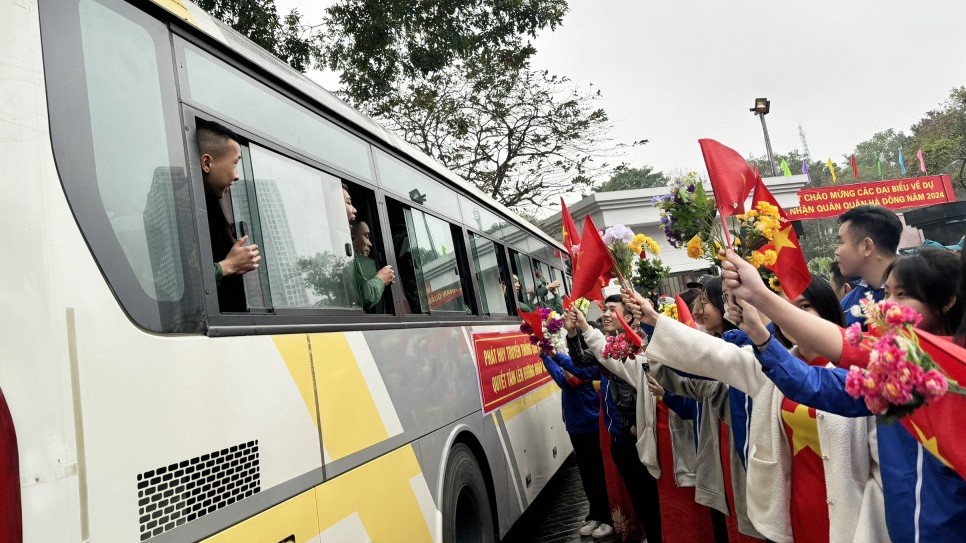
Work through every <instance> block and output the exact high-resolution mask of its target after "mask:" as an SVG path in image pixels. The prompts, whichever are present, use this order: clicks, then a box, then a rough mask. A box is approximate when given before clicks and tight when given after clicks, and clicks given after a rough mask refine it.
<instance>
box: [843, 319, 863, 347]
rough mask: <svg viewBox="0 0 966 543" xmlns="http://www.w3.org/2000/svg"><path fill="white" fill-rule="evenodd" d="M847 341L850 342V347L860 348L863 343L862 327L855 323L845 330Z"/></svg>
mask: <svg viewBox="0 0 966 543" xmlns="http://www.w3.org/2000/svg"><path fill="white" fill-rule="evenodd" d="M845 341H848V342H849V345H851V346H853V347H858V346H859V344H860V343H862V325H861V324H859V323H857V322H853V323H852V324H851V325H850V326H849V327H848V328H846V329H845Z"/></svg>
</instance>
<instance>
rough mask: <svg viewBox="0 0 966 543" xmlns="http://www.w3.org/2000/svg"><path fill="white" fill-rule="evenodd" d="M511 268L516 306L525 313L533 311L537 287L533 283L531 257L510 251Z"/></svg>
mask: <svg viewBox="0 0 966 543" xmlns="http://www.w3.org/2000/svg"><path fill="white" fill-rule="evenodd" d="M510 267H511V269H512V271H513V278H512V279H513V287H514V290H513V293H514V296H515V298H516V306H517V307H518V308H520V309H521V310H523V311H533V308H534V300H535V298H536V287H535V284H534V281H533V267H532V265H531V264H530V257H528V256H527V255H524V254H520V253H518V252H516V251H512V250H511V251H510Z"/></svg>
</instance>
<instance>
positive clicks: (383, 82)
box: [322, 0, 567, 109]
mask: <svg viewBox="0 0 966 543" xmlns="http://www.w3.org/2000/svg"><path fill="white" fill-rule="evenodd" d="M325 12H326V14H325V19H324V21H323V27H324V28H325V29H326V30H325V32H324V34H323V37H322V41H323V43H324V47H325V51H326V54H325V61H324V62H325V64H326V65H327V66H328V67H329V68H330V69H332V70H336V71H340V72H341V82H342V92H343V94H344V96H345V97H347V98H348V99H349V101H350V103H352V104H354V105H355V106H357V107H358V106H361V105H368V106H370V107H371V106H372V105H374V104H381V103H383V102H385V101H391V98H390V97H391V96H392V95H393V94H394V92H395V90H396V89H397V88H398V87H399V85H400V83H405V82H406V81H408V80H411V79H413V78H416V79H419V78H426V77H427V76H430V75H432V74H435V73H438V72H441V71H443V70H446V69H447V68H451V67H453V66H457V65H462V64H465V63H473V62H474V61H475V62H481V61H482V62H483V63H485V64H494V65H500V66H502V67H503V69H505V70H509V71H516V70H518V69H520V68H522V67H524V66H525V65H526V63H527V60H528V59H529V58H530V57H531V56H532V55H533V53H534V52H536V50H535V49H534V47H533V45H532V44H531V43H530V42H529V41H528V40H527V38H528V37H530V38H533V37H535V36H536V33H537V31H539V30H542V29H551V30H553V29H555V28H556V27H557V26H558V25H560V24H561V22H562V21H563V16H564V14H566V13H567V2H566V0H526V1H513V2H507V1H503V0H483V1H477V2H473V1H470V0H439V1H437V0H431V1H427V0H339V1H338V2H337V3H336V4H335V5H333V6H331V7H329V8H327V9H326V10H325ZM376 109H378V107H377V108H376Z"/></svg>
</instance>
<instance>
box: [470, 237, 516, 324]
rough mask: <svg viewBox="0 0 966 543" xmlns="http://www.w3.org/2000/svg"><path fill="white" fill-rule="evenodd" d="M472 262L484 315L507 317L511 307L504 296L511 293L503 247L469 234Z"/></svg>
mask: <svg viewBox="0 0 966 543" xmlns="http://www.w3.org/2000/svg"><path fill="white" fill-rule="evenodd" d="M470 245H471V246H472V247H471V248H472V251H473V262H474V263H475V266H476V283H477V284H478V285H479V287H480V301H481V302H482V313H483V314H484V315H509V314H510V309H512V305H511V304H509V303H507V298H506V295H507V293H508V292H512V287H511V285H510V283H509V282H508V281H507V278H508V277H509V274H508V273H506V262H505V258H504V256H503V246H502V245H498V244H496V243H494V242H492V241H490V240H488V239H486V238H483V237H480V236H477V235H476V234H470Z"/></svg>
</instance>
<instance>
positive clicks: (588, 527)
mask: <svg viewBox="0 0 966 543" xmlns="http://www.w3.org/2000/svg"><path fill="white" fill-rule="evenodd" d="M599 525H600V523H599V522H597V521H596V520H588V521H587V522H586V523H585V524H584V525H583V526H581V527H580V535H592V534H593V533H594V531H595V530H597V526H599Z"/></svg>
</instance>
